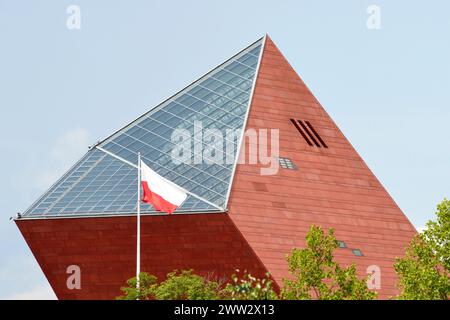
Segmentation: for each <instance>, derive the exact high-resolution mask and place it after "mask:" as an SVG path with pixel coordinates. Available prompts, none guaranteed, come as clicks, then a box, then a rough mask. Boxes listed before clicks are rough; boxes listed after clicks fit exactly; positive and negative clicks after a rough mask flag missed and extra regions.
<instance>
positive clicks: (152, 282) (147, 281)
mask: <svg viewBox="0 0 450 320" xmlns="http://www.w3.org/2000/svg"><path fill="white" fill-rule="evenodd" d="M157 283H158V279H157V278H156V277H155V276H154V275H151V274H148V273H146V272H141V273H139V290H138V289H137V288H136V284H137V281H136V277H134V278H131V279H129V280H128V281H127V285H128V286H127V287H122V288H120V290H122V292H123V293H124V295H123V296H119V297H117V298H116V299H117V300H137V299H138V298H139V300H149V299H154V298H155V291H156V288H157V286H158V284H157Z"/></svg>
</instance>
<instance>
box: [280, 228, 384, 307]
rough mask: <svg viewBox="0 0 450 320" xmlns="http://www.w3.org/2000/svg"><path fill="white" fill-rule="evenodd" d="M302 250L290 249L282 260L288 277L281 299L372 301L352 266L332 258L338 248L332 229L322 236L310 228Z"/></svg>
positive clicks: (371, 293) (364, 284)
mask: <svg viewBox="0 0 450 320" xmlns="http://www.w3.org/2000/svg"><path fill="white" fill-rule="evenodd" d="M306 245H307V246H306V248H304V249H293V250H292V252H291V254H290V255H288V256H287V258H286V260H287V262H288V265H289V272H290V273H291V277H290V278H287V279H283V283H284V287H283V289H282V297H283V298H285V299H290V300H310V299H319V300H372V299H375V298H376V296H377V294H376V293H375V292H372V291H370V290H369V289H368V288H367V284H366V279H359V278H358V276H357V273H356V267H355V266H354V265H351V266H349V267H346V268H343V267H341V266H340V265H339V264H338V263H337V262H336V261H335V260H334V257H333V251H334V250H335V249H336V248H337V247H338V242H337V240H336V238H335V237H334V231H333V229H329V230H328V233H327V234H325V233H324V231H323V230H322V228H320V227H318V226H314V225H313V226H311V228H310V229H309V232H308V234H307V236H306Z"/></svg>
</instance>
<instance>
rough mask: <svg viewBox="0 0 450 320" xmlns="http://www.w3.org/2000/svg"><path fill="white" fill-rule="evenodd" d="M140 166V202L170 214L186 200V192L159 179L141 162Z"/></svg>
mask: <svg viewBox="0 0 450 320" xmlns="http://www.w3.org/2000/svg"><path fill="white" fill-rule="evenodd" d="M140 165H141V183H142V189H143V196H142V202H145V203H149V204H151V205H153V207H154V208H155V209H156V210H157V211H164V212H167V213H172V212H174V211H175V209H176V208H178V207H179V206H180V205H181V204H182V203H183V202H184V200H186V197H187V193H186V191H185V190H184V189H183V188H181V187H179V186H177V185H176V184H174V183H172V182H170V181H168V180H166V179H165V178H163V177H161V176H160V175H159V174H157V173H156V172H155V171H153V170H152V169H150V168H149V167H148V166H147V165H146V164H145V163H144V162H143V161H141V163H140Z"/></svg>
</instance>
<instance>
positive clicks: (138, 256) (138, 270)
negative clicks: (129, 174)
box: [136, 152, 141, 300]
mask: <svg viewBox="0 0 450 320" xmlns="http://www.w3.org/2000/svg"><path fill="white" fill-rule="evenodd" d="M137 194H138V195H137V226H136V227H137V232H136V290H137V292H138V294H139V287H140V279H139V274H140V273H141V153H140V152H139V153H138V193H137ZM136 299H137V300H139V295H138V296H137V298H136Z"/></svg>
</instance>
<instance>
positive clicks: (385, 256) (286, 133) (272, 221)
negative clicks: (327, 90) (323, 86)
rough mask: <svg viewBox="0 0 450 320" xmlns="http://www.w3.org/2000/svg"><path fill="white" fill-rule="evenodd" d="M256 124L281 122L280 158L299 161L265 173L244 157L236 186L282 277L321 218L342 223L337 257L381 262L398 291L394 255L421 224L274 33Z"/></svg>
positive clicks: (239, 212) (263, 254)
mask: <svg viewBox="0 0 450 320" xmlns="http://www.w3.org/2000/svg"><path fill="white" fill-rule="evenodd" d="M290 119H301V120H303V121H304V120H307V121H309V122H310V123H311V124H312V126H313V127H314V129H315V130H316V132H317V133H318V134H319V135H320V137H321V138H322V139H323V141H324V142H325V143H326V145H327V146H328V148H324V147H321V148H319V147H317V146H315V145H314V146H310V145H308V143H307V142H306V141H305V139H304V138H303V137H302V136H301V134H300V133H299V132H298V130H297V129H296V127H295V126H294V125H293V124H292V123H291V121H290ZM249 128H252V129H270V128H274V129H279V135H280V157H286V158H290V159H291V160H292V161H293V162H294V163H295V165H296V166H297V167H298V170H288V169H282V168H280V169H279V172H278V174H276V175H266V176H264V175H261V174H260V167H261V166H255V165H251V164H240V165H238V168H237V170H236V175H235V179H234V182H233V186H232V192H231V197H230V203H229V215H230V217H231V219H232V220H233V221H234V223H235V224H236V226H237V227H238V229H239V230H240V231H241V232H242V234H243V236H244V238H245V239H246V240H247V241H248V243H249V244H250V246H251V247H252V248H253V249H254V250H255V252H256V254H257V255H258V257H259V258H260V259H261V261H262V262H263V264H264V265H265V267H266V268H267V269H268V270H269V271H270V272H271V274H272V276H273V277H274V278H275V280H276V281H277V282H278V283H279V284H280V285H281V284H282V278H283V277H287V276H288V272H287V263H286V261H285V256H286V254H287V253H289V252H290V251H291V249H292V248H294V247H303V246H304V245H305V236H306V233H307V231H308V229H309V227H310V226H311V225H312V224H316V225H320V226H322V227H324V228H334V229H335V233H336V236H337V238H338V239H339V240H342V241H344V242H345V243H346V244H347V245H348V247H349V248H348V249H338V250H337V252H336V256H337V259H338V260H339V261H341V262H342V263H344V264H349V263H355V264H356V265H357V267H358V271H359V273H360V274H361V276H365V275H366V269H367V267H368V266H370V265H378V266H379V267H380V268H381V290H379V294H380V298H388V297H389V296H392V295H395V294H396V293H397V290H396V286H395V283H396V276H395V273H394V270H393V262H394V259H395V257H397V256H402V255H403V253H404V248H405V246H406V245H407V244H408V242H409V241H410V240H411V238H412V236H413V235H414V233H415V232H416V231H415V229H414V227H413V226H412V225H411V223H410V222H409V221H408V219H407V218H406V217H405V215H404V214H403V213H402V212H401V210H400V209H399V207H398V206H397V205H396V204H395V202H394V201H393V200H392V198H391V197H390V196H389V194H388V193H387V192H386V190H385V189H384V188H383V186H382V185H381V184H380V182H379V181H378V180H377V178H376V177H375V176H374V174H373V173H372V172H371V171H370V169H369V168H368V167H367V165H366V164H365V163H364V161H363V160H362V159H361V157H360V156H359V155H358V153H357V152H356V151H355V150H354V148H353V147H352V145H351V144H350V143H349V141H348V140H347V139H346V138H345V137H344V135H343V134H342V132H341V131H340V130H339V129H338V127H337V126H336V125H335V123H334V122H333V121H332V119H331V118H330V117H329V115H328V114H327V113H326V111H325V110H324V109H323V108H322V106H321V105H320V103H319V102H318V101H317V100H316V98H315V97H314V96H313V95H312V93H311V92H310V91H309V90H308V88H307V87H306V85H305V84H304V83H303V81H302V80H301V79H300V77H299V76H298V75H297V74H296V72H295V71H294V70H293V68H292V67H291V66H290V65H289V63H288V62H287V61H286V59H285V58H284V57H283V55H282V54H281V52H280V51H279V50H278V49H277V48H276V46H275V45H274V43H273V42H272V41H271V39H270V38H269V37H267V40H266V44H265V49H264V52H263V57H262V61H261V66H260V70H259V75H258V77H257V81H256V87H255V92H254V96H253V101H252V104H251V109H250V113H249V118H248V123H247V129H249ZM310 133H312V132H311V131H310ZM313 137H314V136H313ZM316 140H317V141H318V139H316ZM248 152H249V148H248V147H247V148H246V153H247V154H246V157H247V158H248ZM351 248H357V249H360V250H361V251H362V252H363V254H364V256H363V257H356V256H354V255H353V253H352V252H351V250H350V249H351Z"/></svg>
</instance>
